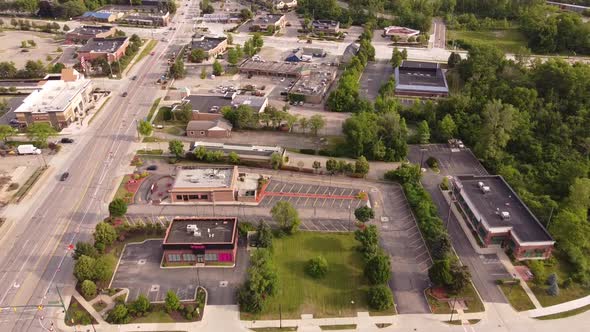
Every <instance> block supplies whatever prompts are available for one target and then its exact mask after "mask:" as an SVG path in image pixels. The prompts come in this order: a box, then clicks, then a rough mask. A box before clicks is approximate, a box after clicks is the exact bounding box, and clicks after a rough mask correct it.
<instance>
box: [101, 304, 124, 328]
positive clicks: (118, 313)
mask: <svg viewBox="0 0 590 332" xmlns="http://www.w3.org/2000/svg"><path fill="white" fill-rule="evenodd" d="M106 320H107V322H109V323H114V324H125V323H127V322H128V321H129V310H127V307H126V306H125V305H124V304H117V305H116V306H115V307H114V308H113V309H112V310H111V311H109V314H108V315H107V319H106Z"/></svg>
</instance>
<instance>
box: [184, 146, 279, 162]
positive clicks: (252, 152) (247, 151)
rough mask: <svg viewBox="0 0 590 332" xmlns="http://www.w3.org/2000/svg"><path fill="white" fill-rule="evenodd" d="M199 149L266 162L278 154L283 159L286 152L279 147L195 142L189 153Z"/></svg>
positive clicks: (241, 158)
mask: <svg viewBox="0 0 590 332" xmlns="http://www.w3.org/2000/svg"><path fill="white" fill-rule="evenodd" d="M199 147H203V148H205V149H206V150H207V151H221V152H223V154H224V155H226V156H227V155H229V154H230V153H232V152H233V153H235V154H237V155H238V157H240V160H242V161H243V160H250V161H268V160H270V157H271V155H272V154H273V153H277V154H279V155H280V156H281V157H282V158H284V157H285V156H286V153H287V151H286V150H285V149H284V148H282V147H280V146H270V145H252V144H238V143H215V142H195V143H193V144H191V148H190V151H194V150H195V149H198V148H199Z"/></svg>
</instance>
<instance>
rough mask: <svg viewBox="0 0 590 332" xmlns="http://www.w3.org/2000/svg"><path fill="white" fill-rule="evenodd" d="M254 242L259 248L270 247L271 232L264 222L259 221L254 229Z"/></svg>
mask: <svg viewBox="0 0 590 332" xmlns="http://www.w3.org/2000/svg"><path fill="white" fill-rule="evenodd" d="M256 240H257V241H256V242H257V244H258V246H259V247H262V248H270V247H272V230H271V229H270V226H269V225H268V224H267V223H265V222H264V220H260V222H259V223H258V227H257V228H256Z"/></svg>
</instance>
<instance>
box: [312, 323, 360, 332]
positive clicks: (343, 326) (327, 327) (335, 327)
mask: <svg viewBox="0 0 590 332" xmlns="http://www.w3.org/2000/svg"><path fill="white" fill-rule="evenodd" d="M320 329H321V330H322V331H339V330H354V329H356V324H340V325H320Z"/></svg>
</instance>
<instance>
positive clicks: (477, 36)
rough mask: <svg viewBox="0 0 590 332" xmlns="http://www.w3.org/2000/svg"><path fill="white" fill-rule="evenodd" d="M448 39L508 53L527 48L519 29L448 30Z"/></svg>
mask: <svg viewBox="0 0 590 332" xmlns="http://www.w3.org/2000/svg"><path fill="white" fill-rule="evenodd" d="M447 39H448V40H449V41H451V40H457V39H461V40H463V41H465V42H467V43H470V44H489V45H491V46H494V47H497V48H499V49H500V50H502V51H504V52H506V53H516V52H518V51H519V50H521V49H523V48H524V47H527V40H526V38H525V37H524V35H523V34H522V33H521V32H520V31H518V29H516V28H514V29H506V30H484V31H468V30H448V31H447Z"/></svg>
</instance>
